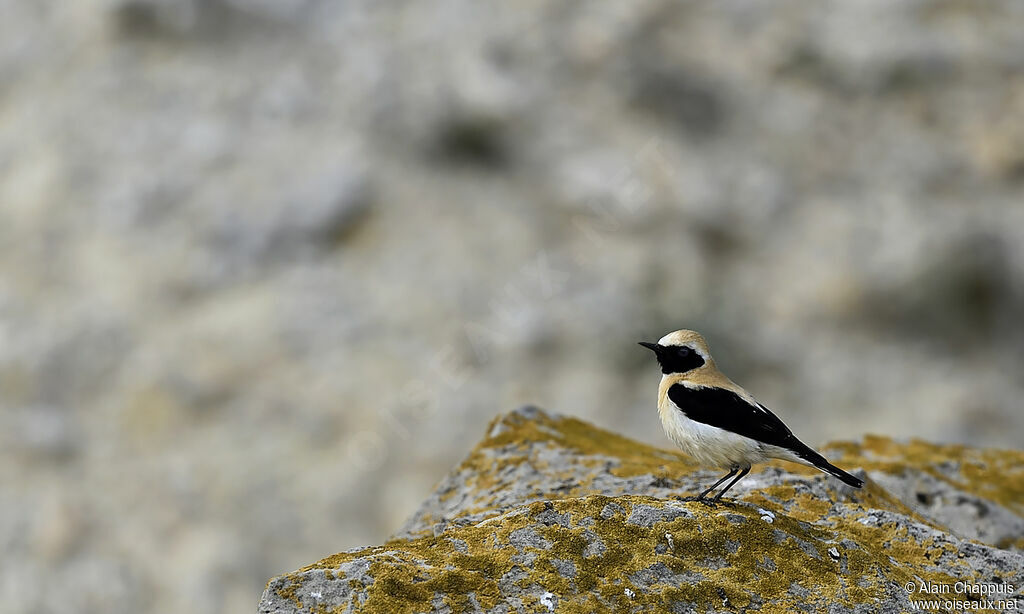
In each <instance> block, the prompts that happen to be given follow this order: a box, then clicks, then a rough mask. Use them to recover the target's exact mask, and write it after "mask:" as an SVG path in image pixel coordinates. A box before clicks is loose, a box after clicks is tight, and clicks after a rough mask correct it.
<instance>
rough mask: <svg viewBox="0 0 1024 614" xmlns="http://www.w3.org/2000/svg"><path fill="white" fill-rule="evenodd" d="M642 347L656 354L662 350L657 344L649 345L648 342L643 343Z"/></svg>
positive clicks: (641, 343)
mask: <svg viewBox="0 0 1024 614" xmlns="http://www.w3.org/2000/svg"><path fill="white" fill-rule="evenodd" d="M640 345H642V346H644V347H645V348H647V349H648V350H651V351H653V352H654V353H655V354H657V353H658V350H659V349H660V348H661V346H660V345H658V344H657V343H648V342H647V341H641V342H640Z"/></svg>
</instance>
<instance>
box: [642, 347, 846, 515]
mask: <svg viewBox="0 0 1024 614" xmlns="http://www.w3.org/2000/svg"><path fill="white" fill-rule="evenodd" d="M640 345H642V346H644V347H645V348H648V349H650V350H653V351H654V353H655V355H657V357H658V364H660V365H661V372H662V373H663V374H664V375H662V377H661V386H659V387H658V414H659V416H660V417H661V425H662V427H664V429H665V434H667V435H668V438H669V439H671V440H672V442H673V443H675V444H676V445H677V446H679V447H680V448H681V449H682V450H683V452H685V453H686V454H688V455H689V456H691V457H692V458H693V459H694V460H696V461H697V462H698V463H700V464H703V465H713V466H718V467H725V468H728V469H729V473H727V474H726V475H725V476H724V477H723V478H722V479H720V480H718V481H717V482H715V483H714V484H712V485H711V487H710V488H708V489H707V490H705V491H704V492H702V493H700V495H698V496H697V497H696V498H695V500H697V501H702V502H706V503H708V502H717V501H719V500H721V498H722V495H724V494H725V493H726V491H728V490H729V489H730V488H732V487H733V486H735V485H736V482H739V481H740V480H741V479H743V477H744V476H745V475H747V473H749V472H750V466H751V465H753V464H754V463H763V462H765V461H767V460H769V459H772V458H780V459H782V460H788V461H793V462H796V463H802V464H804V465H810V466H811V467H817V468H818V469H820V470H822V471H824V472H825V473H828V474H830V475H834V476H835V477H837V478H839V479H840V480H842V481H843V482H846V483H847V484H849V485H850V486H853V487H854V488H860V487H861V486H863V485H864V481H863V480H861V479H859V478H856V477H854V476H852V475H850V474H849V473H846V472H845V471H843V470H842V469H840V468H838V467H836V466H834V465H832V464H830V463H829V462H828V461H827V460H825V458H824V457H823V456H822V455H821V454H818V453H817V452H815V451H814V450H812V449H811V448H810V447H809V446H807V445H806V444H804V443H803V442H802V441H800V440H799V439H797V438H796V436H795V435H793V432H792V431H790V430H789V427H787V426H786V425H785V424H783V423H782V420H779V418H778V417H777V416H776V415H775V414H773V413H772V412H770V411H768V409H767V408H766V407H765V406H764V405H761V404H760V403H758V402H757V399H755V398H754V397H753V396H751V395H750V393H749V392H747V391H746V390H744V389H743V388H740V387H739V386H738V385H736V384H735V383H734V382H733V381H732V380H730V379H729V378H728V377H726V376H725V375H722V373H721V372H720V371H719V370H718V367H716V366H715V361H714V360H712V359H711V353H710V352H709V351H708V344H707V342H705V341H704V338H703V337H701V336H700V335H699V334H698V333H695V332H694V331H692V330H677V331H675V332H674V333H669V334H667V335H665V336H664V337H662V338H661V339H659V340H658V342H657V343H647V342H645V341H641V342H640ZM733 476H735V478H734V479H733V480H732V481H731V482H729V483H728V484H727V485H726V486H725V488H723V489H722V490H721V491H719V492H718V494H717V495H715V497H714V499H708V498H707V495H708V493H710V492H711V491H713V490H714V489H715V488H718V486H719V485H720V484H721V483H722V482H724V481H726V480H728V479H729V478H732V477H733Z"/></svg>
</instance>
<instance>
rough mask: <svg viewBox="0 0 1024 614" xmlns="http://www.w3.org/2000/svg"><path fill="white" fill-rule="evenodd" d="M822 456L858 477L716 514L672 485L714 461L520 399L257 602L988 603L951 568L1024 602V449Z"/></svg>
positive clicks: (639, 607) (811, 474)
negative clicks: (341, 543)
mask: <svg viewBox="0 0 1024 614" xmlns="http://www.w3.org/2000/svg"><path fill="white" fill-rule="evenodd" d="M823 452H824V453H825V454H826V455H827V456H828V457H829V458H830V459H832V460H833V461H834V462H836V463H837V464H839V465H840V466H843V467H845V468H847V469H849V470H850V471H853V472H855V473H857V474H860V475H862V476H865V477H866V478H867V485H866V486H865V488H864V489H863V490H854V489H851V488H849V487H847V486H845V485H844V484H842V483H840V482H838V481H837V480H834V479H832V478H831V477H829V476H826V475H824V474H821V473H818V472H816V471H814V470H811V469H809V468H804V467H802V466H798V465H792V464H782V463H772V464H769V465H765V466H761V467H758V468H755V470H754V473H752V474H751V475H750V476H749V477H748V478H747V479H746V480H744V481H742V482H740V483H739V484H738V485H737V487H736V488H735V489H733V490H732V491H731V494H732V495H733V496H734V497H735V499H734V500H733V501H731V502H729V503H727V504H720V505H718V506H715V507H708V506H706V505H704V504H701V503H695V502H691V501H681V500H677V499H675V498H674V497H675V496H676V495H681V494H686V493H693V492H695V491H696V490H697V489H698V488H699V487H700V486H702V485H705V484H707V483H708V482H709V480H712V479H713V478H714V477H715V475H716V473H715V472H711V471H705V470H700V469H699V468H697V467H695V466H694V465H692V464H691V463H690V462H688V461H687V460H686V459H685V458H684V457H683V456H681V455H679V454H676V453H674V452H668V451H664V450H660V449H657V448H653V447H650V446H647V445H645V444H642V443H639V442H636V441H631V440H629V439H626V438H624V437H621V436H618V435H615V434H613V433H610V432H607V431H603V430H601V429H598V428H596V427H593V426H591V425H589V424H587V423H585V422H582V421H580V420H576V419H573V418H567V417H561V416H552V415H548V414H546V413H544V412H542V411H540V410H538V409H536V408H531V407H528V408H524V409H520V410H518V411H515V412H512V413H511V414H508V415H505V416H502V417H499V418H498V419H496V420H495V421H494V422H493V423H492V425H491V426H490V428H489V431H488V434H487V437H486V438H485V439H484V440H483V441H482V442H481V443H480V444H479V445H477V447H476V448H475V449H474V450H473V451H472V452H471V453H470V455H469V456H468V458H466V460H465V461H463V462H462V464H460V465H459V466H458V467H456V468H455V469H454V470H453V471H452V472H451V473H450V474H449V475H448V477H446V478H445V479H444V480H443V481H442V482H441V484H440V485H439V486H438V488H437V490H436V492H435V493H434V494H433V495H432V496H431V497H430V498H428V499H427V501H426V502H425V503H424V504H423V505H422V506H421V508H420V509H419V510H418V511H417V512H416V514H415V515H414V516H413V518H412V519H411V520H409V522H408V523H407V524H406V525H405V526H404V527H403V528H402V529H401V531H400V532H399V533H398V534H397V535H396V536H394V537H393V538H392V539H391V540H389V541H388V542H386V543H384V544H383V545H380V546H374V547H368V548H360V549H356V550H350V551H348V552H343V553H340V554H336V555H334V556H331V557H328V558H325V559H323V560H321V561H319V562H316V563H314V564H312V565H309V566H308V567H304V568H302V569H300V570H298V571H297V572H294V573H290V574H286V575H282V576H279V577H277V578H274V579H272V580H271V581H270V582H269V583H268V584H267V587H266V590H265V592H264V594H263V598H262V600H261V602H260V606H259V612H261V613H263V614H270V613H279V612H314V611H317V612H319V611H338V612H355V611H368V612H384V611H386V612H422V611H444V612H450V611H459V612H461V611H489V612H513V611H604V610H610V609H613V610H616V611H646V610H649V609H652V608H656V609H658V610H662V611H665V610H667V611H673V612H690V611H713V610H719V609H729V610H732V609H736V608H750V609H753V610H761V609H771V610H772V611H799V610H806V611H825V610H828V611H830V612H853V611H874V612H879V611H880V612H896V611H908V610H914V609H915V606H913V605H912V604H911V599H913V598H915V595H914V593H915V592H918V591H919V590H920V587H921V586H922V583H924V585H926V586H931V585H933V584H934V585H938V586H940V587H942V586H950V587H951V588H950V589H949V590H950V591H951V593H950V594H946V595H943V596H942V597H943V598H944V599H952V600H954V601H959V602H963V601H964V600H968V599H972V598H992V597H993V595H988V596H987V597H985V596H984V595H982V594H973V595H972V594H965V593H963V592H956V591H954V590H953V589H952V586H953V584H954V583H955V582H957V581H962V582H967V583H970V584H984V585H998V587H997V588H998V589H1000V590H1001V589H1005V588H1006V587H1009V586H1011V585H1012V589H1011V593H1010V594H1006V593H1002V594H999V595H996V596H995V598H998V599H1011V600H1012V599H1015V598H1021V597H1022V595H1024V589H1022V586H1024V582H1022V575H1021V570H1022V569H1024V552H1021V547H1022V546H1024V471H1022V469H1021V467H1024V453H1022V452H1013V451H1006V450H983V449H973V448H968V447H964V446H943V445H936V444H929V443H926V442H923V441H911V442H909V443H898V442H895V441H892V440H890V439H888V438H884V437H876V436H868V437H866V438H865V439H864V440H863V441H862V442H860V443H841V444H833V445H830V446H827V447H826V448H825V449H824V451H823ZM908 585H912V586H913V587H914V589H915V591H908V590H907V589H905V588H904V587H906V586H908ZM984 590H985V589H984V588H979V589H978V591H975V592H976V593H978V592H979V591H984ZM919 596H922V595H919ZM923 596H924V597H927V596H928V595H923ZM962 605H965V604H963V603H962V604H961V606H962Z"/></svg>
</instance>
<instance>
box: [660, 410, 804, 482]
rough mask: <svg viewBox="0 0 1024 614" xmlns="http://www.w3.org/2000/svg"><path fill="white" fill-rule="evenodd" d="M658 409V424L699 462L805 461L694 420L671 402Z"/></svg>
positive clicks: (727, 465)
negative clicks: (775, 459) (773, 459)
mask: <svg viewBox="0 0 1024 614" xmlns="http://www.w3.org/2000/svg"><path fill="white" fill-rule="evenodd" d="M667 405H668V406H667V407H665V408H663V409H661V410H660V411H659V412H658V413H659V414H660V416H661V425H662V427H664V429H665V434H666V435H668V438H669V439H671V440H672V443H674V444H676V445H677V446H679V449H681V450H682V451H683V452H684V453H685V454H687V455H688V456H690V457H692V458H693V459H694V460H695V461H697V462H698V463H699V464H701V465H708V466H713V467H723V468H732V467H747V466H750V465H754V464H756V463H763V462H765V461H767V460H769V459H772V458H779V459H782V460H788V461H793V462H797V463H801V464H805V465H806V464H808V463H807V462H806V461H804V460H803V459H801V458H799V457H797V456H796V455H795V454H793V453H792V452H790V451H789V450H786V449H785V448H780V447H778V446H773V445H770V444H765V443H761V442H759V441H756V440H753V439H750V438H749V437H744V436H743V435H737V434H736V433H731V432H729V431H726V430H723V429H720V428H718V427H715V426H710V425H708V424H704V423H702V422H695V421H693V420H690V419H689V418H687V417H686V414H684V413H683V412H682V411H680V410H679V409H678V408H676V407H675V405H674V404H672V403H668V404H667Z"/></svg>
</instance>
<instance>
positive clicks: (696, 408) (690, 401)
mask: <svg viewBox="0 0 1024 614" xmlns="http://www.w3.org/2000/svg"><path fill="white" fill-rule="evenodd" d="M668 397H669V398H670V399H671V400H672V402H673V403H675V404H676V407H678V408H679V410H680V411H682V412H683V413H684V414H686V417H687V418H689V419H690V420H694V421H696V422H701V423H703V424H708V425H711V426H716V427H718V428H720V429H724V430H727V431H731V432H733V433H736V434H738V435H743V436H744V437H749V438H751V439H754V440H757V441H760V442H762V443H767V444H772V445H775V446H780V447H783V448H788V449H800V450H802V449H803V448H806V446H804V445H803V444H802V443H801V442H800V440H799V439H797V438H796V437H795V436H794V435H793V433H792V431H790V430H789V427H787V426H786V425H785V424H783V423H782V420H779V418H778V416H776V415H775V414H773V413H772V412H770V411H768V409H766V408H765V407H764V406H762V405H752V404H750V403H748V402H747V401H745V400H744V399H743V397H741V396H740V395H738V394H736V393H735V392H733V391H731V390H725V389H724V388H689V387H687V386H685V385H683V384H673V385H672V387H671V388H669V389H668Z"/></svg>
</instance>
